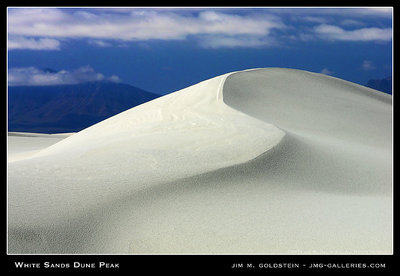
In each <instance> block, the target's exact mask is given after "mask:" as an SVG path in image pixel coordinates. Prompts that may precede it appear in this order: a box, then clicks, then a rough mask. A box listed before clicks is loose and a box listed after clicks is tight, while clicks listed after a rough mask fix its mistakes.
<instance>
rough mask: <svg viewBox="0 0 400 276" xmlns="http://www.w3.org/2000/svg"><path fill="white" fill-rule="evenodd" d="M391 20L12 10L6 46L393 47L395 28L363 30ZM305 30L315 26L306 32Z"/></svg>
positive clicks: (345, 15) (303, 14)
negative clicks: (295, 42)
mask: <svg viewBox="0 0 400 276" xmlns="http://www.w3.org/2000/svg"><path fill="white" fill-rule="evenodd" d="M288 15H289V16H288ZM391 15H392V9H391V8H386V9H365V8H359V9H332V8H331V9H274V8H271V9H267V8H260V9H173V8H172V9H167V8H165V9H155V8H154V9H146V8H126V9H84V8H82V9H69V8H60V9H57V8H9V9H8V34H9V43H8V46H9V50H13V49H32V50H57V49H59V48H60V41H61V40H62V39H78V38H80V39H82V38H84V39H88V42H89V43H90V44H91V45H93V46H96V47H112V46H113V45H116V44H114V43H111V42H110V40H114V41H118V42H128V41H148V40H187V39H191V40H193V41H195V42H196V43H197V44H198V45H200V46H202V47H206V48H220V47H228V48H229V47H261V46H279V45H282V44H285V43H287V40H285V37H298V39H300V40H304V37H308V39H307V40H311V39H324V40H332V41H389V40H391V37H392V29H391V28H382V27H381V26H368V27H365V24H364V23H363V22H362V20H363V18H371V17H376V18H385V19H391ZM334 17H336V21H337V22H336V23H335V20H334ZM339 17H340V18H339ZM328 22H329V24H328ZM371 22H373V21H371ZM299 24H300V25H299ZM301 24H312V25H313V26H312V27H311V28H306V29H305V28H302V25H301ZM339 26H347V27H353V29H343V28H342V27H339ZM362 27H363V28H362Z"/></svg>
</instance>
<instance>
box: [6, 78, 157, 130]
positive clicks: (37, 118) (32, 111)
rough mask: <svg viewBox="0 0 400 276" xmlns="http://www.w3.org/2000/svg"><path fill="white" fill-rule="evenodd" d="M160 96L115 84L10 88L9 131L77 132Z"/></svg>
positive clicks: (100, 83) (125, 85) (99, 83)
mask: <svg viewBox="0 0 400 276" xmlns="http://www.w3.org/2000/svg"><path fill="white" fill-rule="evenodd" d="M157 97H159V95H156V94H153V93H150V92H147V91H144V90H142V89H139V88H137V87H134V86H131V85H127V84H122V83H115V82H105V81H101V82H87V83H81V84H74V85H54V86H9V87H8V131H20V132H39V133H60V132H77V131H80V130H82V129H84V128H87V127H89V126H91V125H93V124H95V123H98V122H100V121H102V120H104V119H106V118H108V117H111V116H113V115H116V114H118V113H120V112H122V111H125V110H127V109H130V108H132V107H134V106H137V105H139V104H142V103H145V102H147V101H150V100H153V99H155V98H157Z"/></svg>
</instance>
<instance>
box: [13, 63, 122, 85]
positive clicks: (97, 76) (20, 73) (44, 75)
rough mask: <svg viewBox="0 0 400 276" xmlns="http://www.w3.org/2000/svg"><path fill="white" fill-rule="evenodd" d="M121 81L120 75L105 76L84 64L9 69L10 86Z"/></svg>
mask: <svg viewBox="0 0 400 276" xmlns="http://www.w3.org/2000/svg"><path fill="white" fill-rule="evenodd" d="M104 80H107V81H113V82H119V81H120V79H119V77H118V76H115V75H113V76H110V77H105V76H104V75H103V74H101V73H97V72H95V70H94V69H93V68H92V67H90V66H83V67H80V68H78V69H76V70H72V71H67V70H61V71H58V72H57V71H53V70H49V69H38V68H35V67H22V68H12V69H10V70H9V71H8V85H10V86H48V85H63V84H78V83H83V82H90V81H104Z"/></svg>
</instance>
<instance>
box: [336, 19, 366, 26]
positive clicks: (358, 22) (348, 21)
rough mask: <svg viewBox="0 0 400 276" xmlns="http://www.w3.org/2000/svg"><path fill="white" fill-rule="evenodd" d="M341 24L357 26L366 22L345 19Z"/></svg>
mask: <svg viewBox="0 0 400 276" xmlns="http://www.w3.org/2000/svg"><path fill="white" fill-rule="evenodd" d="M340 25H343V26H353V27H356V26H363V25H364V23H363V22H361V21H358V20H354V19H344V20H342V21H341V22H340Z"/></svg>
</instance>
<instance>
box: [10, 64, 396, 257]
mask: <svg viewBox="0 0 400 276" xmlns="http://www.w3.org/2000/svg"><path fill="white" fill-rule="evenodd" d="M391 111H392V105H391V96H390V95H386V94H383V93H381V92H378V91H375V90H373V89H369V88H366V87H363V86H359V85H356V84H353V83H349V82H346V81H343V80H340V79H336V78H332V77H328V76H324V75H321V74H314V73H309V72H305V71H299V70H290V69H278V68H268V69H255V70H247V71H241V72H234V73H229V74H225V75H222V76H219V77H216V78H213V79H210V80H207V81H203V82H201V83H199V84H196V85H194V86H191V87H188V88H186V89H183V90H180V91H177V92H175V93H172V94H169V95H167V96H164V97H161V98H158V99H155V100H153V101H151V102H148V103H145V104H142V105H140V106H137V107H135V108H132V109H130V110H127V111H125V112H122V113H120V114H118V115H116V116H114V117H111V118H109V119H107V120H104V121H102V122H100V123H98V124H96V125H93V126H91V127H89V128H87V129H85V130H83V131H81V132H78V133H76V134H73V135H71V136H69V137H67V138H65V139H62V140H61V141H59V142H57V143H55V144H53V145H51V146H50V143H48V144H46V143H47V142H44V143H42V144H40V143H36V144H35V145H36V148H34V149H33V150H38V149H40V148H43V149H42V150H40V151H35V152H32V149H29V148H28V149H26V150H24V151H23V150H22V148H21V147H20V146H19V145H21V144H23V143H21V142H20V141H17V140H16V138H21V137H16V136H9V147H14V149H17V148H20V150H19V151H20V152H19V153H18V155H14V154H10V152H12V153H15V152H17V150H9V163H8V172H9V173H8V191H9V194H8V206H9V210H8V235H9V239H8V250H9V252H10V253H117V254H121V253H122V254H137V253H168V254H181V253H187V254H198V253H205V254H390V253H391V252H392V130H391V125H392V115H391V114H392V113H391ZM24 138H26V139H30V138H32V137H30V138H29V137H24ZM36 138H37V137H36ZM42 139H49V138H47V137H42ZM32 141H33V140H32ZM47 145H49V146H48V147H47ZM27 152H30V153H29V154H26V153H27Z"/></svg>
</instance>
